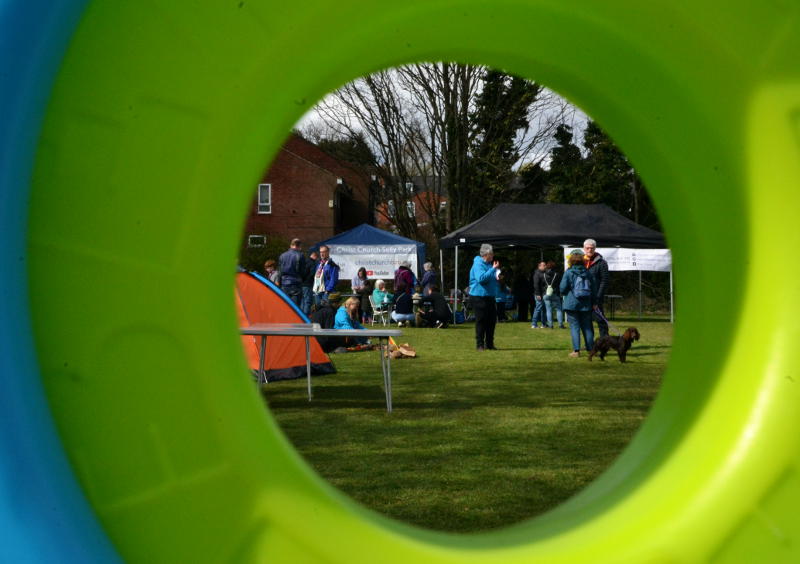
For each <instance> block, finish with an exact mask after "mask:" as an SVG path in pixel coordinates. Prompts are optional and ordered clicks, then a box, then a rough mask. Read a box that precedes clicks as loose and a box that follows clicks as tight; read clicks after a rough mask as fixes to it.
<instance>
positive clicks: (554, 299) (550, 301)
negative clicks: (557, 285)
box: [543, 295, 564, 327]
mask: <svg viewBox="0 0 800 564" xmlns="http://www.w3.org/2000/svg"><path fill="white" fill-rule="evenodd" d="M543 300H544V308H545V310H546V312H547V326H548V327H552V326H553V308H555V310H556V316H557V318H558V324H559V326H561V327H563V326H564V306H563V304H562V303H561V296H556V295H553V296H545V297H544V298H543Z"/></svg>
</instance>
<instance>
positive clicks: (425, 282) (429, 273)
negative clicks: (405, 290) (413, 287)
mask: <svg viewBox="0 0 800 564" xmlns="http://www.w3.org/2000/svg"><path fill="white" fill-rule="evenodd" d="M422 268H423V270H424V271H425V274H423V275H422V280H420V283H419V284H420V286H422V295H423V296H430V295H431V287H432V286H433V285H434V284H436V271H435V270H434V269H433V263H432V262H426V263H425V264H423V265H422Z"/></svg>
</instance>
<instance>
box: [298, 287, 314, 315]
mask: <svg viewBox="0 0 800 564" xmlns="http://www.w3.org/2000/svg"><path fill="white" fill-rule="evenodd" d="M301 288H302V290H303V299H302V301H301V304H300V309H301V310H303V313H305V314H306V315H311V304H313V303H314V292H312V291H311V286H301Z"/></svg>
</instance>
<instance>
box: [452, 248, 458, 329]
mask: <svg viewBox="0 0 800 564" xmlns="http://www.w3.org/2000/svg"><path fill="white" fill-rule="evenodd" d="M453 273H454V274H455V289H454V290H453V325H455V324H456V309H457V308H458V245H456V265H455V269H454V270H453Z"/></svg>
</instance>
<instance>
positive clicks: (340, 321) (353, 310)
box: [333, 298, 369, 345]
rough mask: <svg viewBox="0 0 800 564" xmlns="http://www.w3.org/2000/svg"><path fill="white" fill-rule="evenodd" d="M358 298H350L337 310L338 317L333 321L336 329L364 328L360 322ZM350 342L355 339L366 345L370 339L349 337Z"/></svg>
mask: <svg viewBox="0 0 800 564" xmlns="http://www.w3.org/2000/svg"><path fill="white" fill-rule="evenodd" d="M359 303H360V301H359V299H358V298H348V299H347V301H346V302H344V305H343V306H342V307H340V308H339V309H338V310H337V311H336V318H335V319H334V321H333V328H334V329H363V328H364V326H363V325H361V323H359V322H358V306H359ZM347 341H348V344H349V343H350V342H352V341H354V342H355V343H356V344H359V345H365V344H367V343H368V342H369V339H367V338H365V337H363V338H362V337H347Z"/></svg>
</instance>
